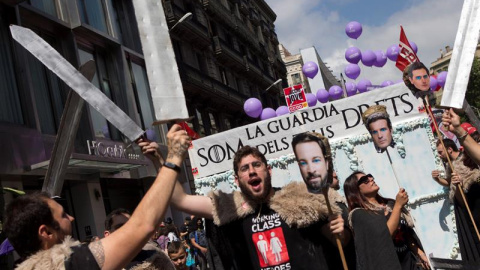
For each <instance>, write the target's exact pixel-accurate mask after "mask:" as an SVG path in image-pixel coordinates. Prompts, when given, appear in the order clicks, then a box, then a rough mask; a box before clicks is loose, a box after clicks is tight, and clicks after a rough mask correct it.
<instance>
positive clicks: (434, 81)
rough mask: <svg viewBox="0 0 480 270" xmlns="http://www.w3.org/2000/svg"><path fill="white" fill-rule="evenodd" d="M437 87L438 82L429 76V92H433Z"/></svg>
mask: <svg viewBox="0 0 480 270" xmlns="http://www.w3.org/2000/svg"><path fill="white" fill-rule="evenodd" d="M437 86H438V81H437V79H435V77H433V76H430V90H431V91H432V92H433V91H435V89H437Z"/></svg>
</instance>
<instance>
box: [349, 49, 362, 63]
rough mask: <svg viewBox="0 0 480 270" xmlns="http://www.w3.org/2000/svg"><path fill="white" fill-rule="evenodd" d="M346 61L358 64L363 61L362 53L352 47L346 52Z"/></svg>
mask: <svg viewBox="0 0 480 270" xmlns="http://www.w3.org/2000/svg"><path fill="white" fill-rule="evenodd" d="M345 59H347V61H348V62H349V63H352V64H358V61H360V59H362V52H361V51H360V49H359V48H357V47H350V48H348V49H347V50H346V51H345Z"/></svg>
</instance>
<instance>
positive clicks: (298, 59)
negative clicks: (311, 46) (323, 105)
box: [278, 44, 312, 93]
mask: <svg viewBox="0 0 480 270" xmlns="http://www.w3.org/2000/svg"><path fill="white" fill-rule="evenodd" d="M278 46H279V50H280V55H281V56H282V60H283V62H284V63H285V67H286V68H287V81H288V86H289V87H291V86H294V85H297V84H301V85H303V89H305V92H306V93H312V90H311V89H310V85H309V83H308V79H307V77H306V76H305V75H304V74H303V72H302V67H303V59H302V55H300V54H293V55H292V54H291V53H290V52H289V51H288V50H287V48H285V47H284V46H283V45H282V44H280V45H278Z"/></svg>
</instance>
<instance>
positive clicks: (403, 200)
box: [387, 188, 408, 236]
mask: <svg viewBox="0 0 480 270" xmlns="http://www.w3.org/2000/svg"><path fill="white" fill-rule="evenodd" d="M407 202H408V195H407V192H405V189H403V188H400V191H399V192H398V193H397V197H396V198H395V205H394V206H393V209H392V214H391V215H390V218H389V219H388V220H387V227H388V231H389V232H390V235H391V236H393V235H394V234H395V231H396V230H397V228H398V223H399V222H400V214H401V213H402V208H403V206H404V205H406V204H407Z"/></svg>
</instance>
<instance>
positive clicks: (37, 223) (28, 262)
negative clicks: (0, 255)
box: [4, 125, 190, 269]
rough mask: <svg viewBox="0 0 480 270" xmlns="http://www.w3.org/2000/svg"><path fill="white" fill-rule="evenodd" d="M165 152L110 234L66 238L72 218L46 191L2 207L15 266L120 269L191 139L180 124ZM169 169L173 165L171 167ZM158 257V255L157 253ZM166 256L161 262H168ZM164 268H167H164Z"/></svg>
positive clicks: (153, 216)
mask: <svg viewBox="0 0 480 270" xmlns="http://www.w3.org/2000/svg"><path fill="white" fill-rule="evenodd" d="M167 138H168V156H167V158H166V162H165V165H166V166H163V167H162V168H161V170H160V171H159V173H158V175H157V178H156V180H155V182H154V183H153V184H152V186H151V187H150V189H149V190H148V192H147V193H146V194H145V196H144V197H143V199H142V200H141V201H140V203H139V205H138V206H137V208H136V209H135V211H134V212H133V214H132V216H131V218H130V219H129V220H128V221H127V222H126V223H125V224H124V225H123V226H122V227H121V228H119V229H118V230H116V231H115V232H114V233H112V234H111V235H110V236H109V237H106V238H103V239H101V240H100V241H97V242H92V243H87V244H80V243H79V242H78V241H74V240H72V239H71V232H72V224H71V222H72V221H73V220H74V218H73V217H72V216H70V215H68V214H67V213H66V212H65V211H64V209H63V207H62V206H61V205H60V204H58V203H57V202H55V201H54V200H52V199H50V197H49V196H48V195H47V194H44V193H37V194H32V195H24V196H21V197H19V198H17V199H15V200H13V201H12V202H11V203H10V204H9V206H8V207H7V211H6V222H5V227H4V228H5V232H6V235H7V238H8V239H9V240H10V243H12V245H13V247H14V248H15V250H16V251H17V252H18V254H19V255H20V256H21V257H22V259H23V262H22V263H21V264H19V266H18V268H17V269H121V268H122V267H124V266H126V265H127V264H128V263H129V262H130V261H131V260H132V259H133V258H134V257H135V255H137V253H138V252H139V251H140V250H141V249H142V247H143V246H144V245H145V243H147V241H148V240H149V239H150V237H151V236H152V234H153V233H154V232H155V229H156V227H157V225H158V224H159V223H160V222H161V220H162V219H163V216H164V214H165V211H166V208H167V205H168V202H169V200H170V196H171V194H172V191H173V188H174V186H175V181H176V178H177V176H178V174H179V172H178V171H177V170H176V169H175V168H176V167H175V166H177V167H178V166H180V165H181V164H182V162H183V160H184V158H185V155H186V153H187V149H188V146H189V143H190V138H189V137H188V136H187V135H186V133H185V131H183V130H182V129H181V127H180V126H179V125H174V126H173V127H172V128H171V129H170V131H169V132H168V134H167ZM172 168H173V169H172ZM157 259H162V258H157ZM168 264H170V265H171V263H169V261H168V258H166V261H165V264H164V265H168ZM166 269H168V268H166Z"/></svg>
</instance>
